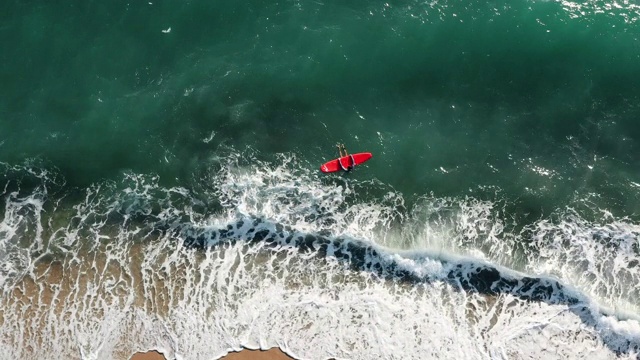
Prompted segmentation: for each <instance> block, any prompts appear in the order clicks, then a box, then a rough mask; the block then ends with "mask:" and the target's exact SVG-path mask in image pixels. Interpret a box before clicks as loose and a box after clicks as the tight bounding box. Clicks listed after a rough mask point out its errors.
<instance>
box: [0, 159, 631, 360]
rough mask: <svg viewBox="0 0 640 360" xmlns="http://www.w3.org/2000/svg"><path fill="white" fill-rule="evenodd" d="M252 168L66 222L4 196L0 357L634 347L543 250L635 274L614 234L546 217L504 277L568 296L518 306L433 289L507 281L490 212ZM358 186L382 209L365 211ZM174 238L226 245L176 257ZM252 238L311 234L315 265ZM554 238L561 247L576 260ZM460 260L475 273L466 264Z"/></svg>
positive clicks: (498, 214)
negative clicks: (358, 258) (550, 285)
mask: <svg viewBox="0 0 640 360" xmlns="http://www.w3.org/2000/svg"><path fill="white" fill-rule="evenodd" d="M251 162H253V163H257V164H258V166H255V167H249V166H247V165H246V164H247V162H245V161H244V160H243V159H242V156H241V155H238V154H231V155H229V156H225V157H222V158H220V161H219V165H217V166H215V165H214V166H212V169H217V170H216V171H213V172H212V173H211V174H210V176H208V177H205V178H204V179H203V181H204V182H205V186H204V187H203V190H202V192H203V193H206V194H208V196H204V197H203V196H196V194H192V193H191V191H189V190H187V189H184V188H163V187H162V186H160V185H158V179H157V178H155V177H149V176H141V175H134V174H131V175H128V176H126V177H125V178H123V180H122V182H121V183H120V184H113V183H104V184H97V185H95V186H92V187H90V188H88V189H86V190H85V193H84V195H83V196H82V197H81V199H80V200H76V201H74V202H73V203H72V206H68V205H65V204H64V199H60V201H58V199H57V198H50V197H49V194H48V193H47V190H46V189H47V187H46V186H40V187H37V188H36V189H35V190H33V191H30V192H27V193H26V194H25V193H24V191H25V190H16V191H15V192H14V191H9V190H5V199H6V203H5V213H4V217H3V219H2V222H1V223H0V235H1V238H0V246H2V251H3V252H4V253H2V256H3V263H5V264H6V265H4V266H7V268H6V269H9V270H7V271H4V270H3V271H2V274H3V278H2V283H1V285H2V288H3V297H2V305H3V306H2V310H0V311H1V315H2V316H1V317H0V319H2V322H1V323H0V324H1V326H0V337H2V339H3V340H4V341H3V342H1V343H0V354H2V355H0V358H6V359H22V358H46V357H48V356H50V354H52V353H54V354H56V355H58V356H60V357H62V358H70V359H72V358H83V359H112V358H126V357H127V356H128V355H130V354H131V353H133V352H135V351H140V350H147V349H159V350H162V351H164V352H165V353H166V354H167V355H168V356H169V357H173V356H175V357H177V358H179V359H205V358H211V356H214V355H223V354H225V353H226V352H228V351H231V350H239V349H240V348H242V347H249V348H263V349H266V348H270V347H273V346H279V347H281V348H282V349H283V350H285V351H286V352H288V353H289V354H291V355H293V356H296V357H300V358H305V359H324V358H328V357H335V358H346V359H371V358H388V359H394V358H396V359H407V358H456V359H457V358H505V359H506V358H509V359H512V358H529V357H544V358H551V359H553V358H558V359H559V358H563V359H564V358H585V357H592V358H605V357H611V356H613V352H612V349H613V348H614V345H616V346H619V347H620V348H623V349H624V344H622V343H624V342H625V341H627V340H630V341H632V342H634V341H635V342H638V339H639V338H640V328H639V327H638V323H637V321H636V320H634V319H633V317H632V318H629V319H623V320H621V319H620V318H617V317H616V316H614V315H615V314H609V315H607V314H604V313H601V312H600V308H599V305H598V304H596V300H595V299H596V298H595V297H594V300H591V298H590V296H592V292H591V290H590V289H589V288H586V289H585V288H583V287H582V285H583V284H582V283H579V282H576V283H573V282H572V281H573V280H574V278H573V277H571V276H569V274H572V273H573V272H574V270H575V267H571V266H570V264H571V261H565V267H562V264H561V261H560V259H559V258H554V255H553V254H554V252H553V249H554V248H555V249H565V250H566V249H568V250H569V251H564V252H563V253H564V254H565V255H564V256H569V255H570V256H572V258H571V259H573V261H574V262H577V261H578V259H579V258H580V257H586V258H588V259H589V261H593V262H594V267H595V268H597V267H598V265H599V263H598V259H604V261H605V263H606V264H609V262H608V261H609V260H607V259H609V258H611V259H617V258H618V256H623V258H624V259H627V260H629V259H637V257H638V255H637V254H634V252H633V249H632V248H630V247H625V246H626V245H625V244H629V246H632V243H633V236H634V235H633V234H635V232H634V231H635V230H634V229H635V227H634V225H633V224H631V223H630V222H628V221H624V220H612V221H611V222H610V223H608V224H607V225H606V226H604V225H592V224H590V223H589V222H587V221H586V220H581V221H582V222H581V221H579V220H576V219H573V218H570V217H564V218H563V217H561V219H564V220H562V221H560V222H559V223H558V222H555V223H554V222H553V221H550V220H549V221H546V222H544V221H542V222H540V223H538V224H536V225H535V226H534V228H535V231H532V233H533V234H534V235H535V236H537V238H536V237H534V239H535V241H534V243H533V244H531V247H530V249H535V250H536V251H539V252H540V254H541V256H540V258H539V259H528V261H527V262H526V263H525V264H524V265H523V266H521V267H520V268H518V270H520V271H527V269H529V270H540V269H543V268H544V266H545V265H544V263H545V261H548V262H550V263H553V264H557V265H558V266H557V267H556V269H559V270H558V271H557V272H556V273H553V275H554V276H555V278H558V279H560V280H561V281H562V282H564V283H565V285H569V288H566V289H563V290H562V291H563V292H564V293H565V294H566V295H567V296H570V297H575V298H578V299H579V300H580V302H579V303H577V304H573V305H572V304H570V303H568V302H566V301H565V302H562V301H561V300H560V299H559V298H557V296H556V294H554V295H553V296H552V297H551V299H550V300H549V301H527V300H523V299H520V298H519V297H518V296H515V295H514V294H512V293H503V294H501V293H497V294H493V295H492V294H482V293H477V292H473V291H470V292H466V291H462V290H461V289H460V288H459V287H457V286H455V281H453V282H452V281H451V279H447V276H448V274H450V273H451V272H450V271H451V269H452V268H455V267H456V266H458V265H461V266H463V267H462V270H461V273H460V274H461V277H463V278H464V277H468V276H472V272H473V271H475V269H476V268H477V267H478V266H485V265H486V266H490V267H494V268H496V269H499V271H500V272H501V274H503V276H506V277H507V278H518V277H521V276H523V274H522V273H521V272H516V271H512V270H508V269H506V268H504V267H502V266H499V265H495V264H502V265H505V266H507V265H508V263H509V261H510V260H509V259H510V254H512V253H514V252H515V251H516V249H515V244H516V242H517V241H523V239H522V238H520V239H518V238H517V236H519V234H513V233H511V232H510V231H511V230H510V229H511V228H510V226H509V225H507V224H506V222H505V220H504V219H505V215H504V214H503V209H502V207H501V206H500V205H497V204H498V203H492V202H488V201H480V200H476V199H473V198H465V199H453V198H451V199H442V198H437V197H434V196H426V197H424V198H423V199H422V201H421V202H419V206H416V207H415V208H414V209H411V210H407V209H405V207H404V201H403V199H402V196H401V194H398V193H397V192H394V191H393V190H392V189H385V188H384V185H383V184H382V185H381V184H376V183H374V182H372V183H368V184H362V183H358V182H356V181H353V180H347V181H344V180H342V179H340V178H337V177H336V178H320V177H318V176H317V175H315V174H314V173H312V172H310V171H307V170H305V168H306V167H305V166H303V164H299V163H298V162H297V160H296V159H295V157H290V156H283V157H282V159H281V161H279V162H277V163H276V165H272V164H269V163H261V162H258V161H257V160H255V159H252V161H251ZM43 183H45V184H46V183H47V180H46V177H45V178H43ZM371 188H375V189H376V191H378V192H380V189H383V190H384V191H382V192H381V193H383V194H386V195H383V196H381V197H379V198H376V197H368V196H367V195H366V193H365V191H367V189H371ZM5 189H7V187H5ZM203 198H204V199H205V200H200V199H203ZM216 204H217V207H216ZM210 208H212V209H213V208H215V209H217V210H216V211H210V210H207V209H210ZM253 219H262V220H261V221H262V222H261V223H260V224H259V225H258V226H256V225H254V223H253V222H252V220H253ZM563 221H564V222H563ZM569 223H570V224H571V225H568V224H569ZM554 224H555V225H554ZM184 226H187V227H194V228H198V229H203V230H202V231H205V232H206V231H210V232H211V233H216V234H218V235H216V236H217V237H216V239H218V240H224V241H217V242H214V243H212V244H211V245H212V246H210V247H207V248H205V249H189V248H186V247H185V246H183V242H184V241H185V238H184V236H185V234H186V233H187V232H186V230H180V229H183V228H184ZM278 226H283V227H285V228H286V229H285V230H278ZM252 228H253V229H254V232H252V230H251V229H252ZM260 229H265V231H268V233H269V234H272V235H273V236H276V237H277V236H278V234H295V235H296V236H298V235H300V236H306V235H311V236H316V235H315V234H325V235H323V236H326V238H327V239H329V240H328V241H330V243H329V245H328V246H327V256H318V255H317V253H315V252H303V251H301V250H300V249H298V248H296V247H295V246H286V242H284V240H279V241H280V242H277V243H275V244H272V245H269V244H268V242H266V241H262V242H257V243H253V244H252V245H249V243H248V242H247V241H248V240H250V239H251V237H252V235H250V234H253V233H255V231H259V230H260ZM287 229H288V230H287ZM220 230H225V231H226V232H225V235H224V236H222V235H219V234H220ZM605 230H606V231H605ZM228 231H233V232H234V234H233V235H229V232H228ZM603 231H605V234H606V236H608V237H610V238H612V239H614V240H615V246H613V249H614V250H606V249H609V248H607V247H605V248H606V249H605V250H602V249H603V248H602V247H601V246H599V245H591V247H590V245H588V242H589V239H590V238H589V236H590V235H589V236H588V235H584V236H582V237H580V234H582V233H586V234H593V233H594V232H595V233H598V234H600V233H602V232H603ZM550 234H557V235H554V236H551V235H550ZM567 234H570V235H567ZM283 236H284V235H283ZM563 236H564V237H565V238H567V237H569V240H571V241H574V240H575V239H576V238H575V236H577V237H578V239H581V240H580V241H581V242H580V245H579V246H572V245H571V244H570V243H569V244H567V241H561V240H562V239H563ZM635 239H636V241H637V237H636V238H635ZM334 242H335V243H334ZM349 244H351V245H349ZM349 246H353V247H354V248H353V249H355V250H353V249H352V250H349V251H356V250H357V248H358V246H370V247H371V248H372V249H373V250H375V251H376V253H375V254H374V253H371V252H370V253H367V255H366V257H365V262H369V263H371V264H372V265H371V267H367V268H362V270H357V269H354V268H352V265H353V262H349V261H345V260H344V258H345V257H340V256H338V254H339V253H341V252H345V251H347V249H350V248H349ZM399 248H403V249H405V250H394V249H399ZM529 251H531V252H530V253H527V255H531V254H533V250H529ZM598 251H600V252H598ZM625 251H626V252H625ZM474 252H481V253H482V254H483V255H484V258H485V260H484V261H480V260H475V259H472V258H469V254H473V253H474ZM592 252H593V253H592ZM454 253H457V254H458V255H455V254H454ZM620 253H621V254H622V255H620ZM603 254H611V256H610V257H604V258H603V257H602V256H603ZM616 254H618V255H616ZM352 255H354V256H355V254H353V253H352ZM614 255H615V256H614ZM634 256H635V258H634ZM346 258H349V256H346ZM351 258H353V257H351ZM19 259H22V260H19ZM611 261H612V264H618V265H619V267H617V268H614V269H616V271H617V272H618V273H620V274H621V273H623V271H624V270H623V267H622V265H621V263H616V262H615V261H614V260H611ZM375 264H383V265H384V264H393V265H394V266H395V267H396V269H397V270H398V271H404V272H407V273H410V274H413V275H415V276H417V277H418V278H423V277H424V278H429V279H431V280H429V281H420V282H412V281H409V282H406V281H395V280H393V279H392V278H388V277H384V276H380V274H379V273H377V272H376V271H373V270H372V269H375ZM14 268H15V269H20V270H19V271H17V270H15V271H14V270H11V269H14ZM587 268H589V266H587ZM3 269H5V268H3ZM367 269H369V270H367ZM527 272H528V271H527ZM532 272H535V271H532ZM541 272H542V271H541ZM592 274H593V276H595V277H596V278H598V277H600V278H599V279H600V281H599V282H596V283H597V284H598V285H596V286H595V289H596V290H594V293H595V294H604V295H603V296H604V297H605V298H606V297H607V296H616V295H618V296H623V297H624V296H627V295H629V294H631V292H624V291H623V288H622V286H621V285H619V284H616V283H615V282H616V281H618V279H617V278H608V277H606V276H607V275H606V274H604V273H600V272H598V271H595V270H594V272H593V273H592ZM630 274H631V275H632V276H635V273H630ZM454 280H455V279H454ZM553 281H555V280H553ZM607 281H611V282H613V283H611V284H610V283H607ZM600 287H602V288H604V289H605V290H606V291H600V290H597V289H599V288H600ZM621 294H622V295H621ZM594 296H595V295H594ZM599 300H600V299H599V298H598V301H599ZM627 301H633V299H627ZM582 307H586V308H587V309H591V310H589V311H588V312H587V313H588V314H591V315H589V316H586V315H585V313H584V312H583V311H582V310H580V309H581V308H582ZM635 356H637V354H635V353H633V352H627V353H622V357H628V358H634V357H635Z"/></svg>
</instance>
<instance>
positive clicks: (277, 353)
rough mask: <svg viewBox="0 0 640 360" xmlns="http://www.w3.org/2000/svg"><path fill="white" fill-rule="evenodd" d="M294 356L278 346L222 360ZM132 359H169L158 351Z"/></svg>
mask: <svg viewBox="0 0 640 360" xmlns="http://www.w3.org/2000/svg"><path fill="white" fill-rule="evenodd" d="M292 359H293V358H292V357H290V356H288V355H287V354H285V353H283V352H282V351H281V350H280V349H278V348H271V349H269V350H248V349H245V350H242V351H239V352H232V353H229V354H228V355H226V356H223V357H222V358H221V360H292ZM131 360H169V359H166V358H165V357H164V356H163V355H162V354H160V353H159V352H157V351H149V352H144V353H142V352H139V353H136V354H134V355H133V356H132V357H131Z"/></svg>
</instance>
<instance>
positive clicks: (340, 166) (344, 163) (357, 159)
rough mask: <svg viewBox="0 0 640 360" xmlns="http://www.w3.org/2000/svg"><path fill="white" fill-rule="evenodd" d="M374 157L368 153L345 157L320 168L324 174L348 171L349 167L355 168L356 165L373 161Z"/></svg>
mask: <svg viewBox="0 0 640 360" xmlns="http://www.w3.org/2000/svg"><path fill="white" fill-rule="evenodd" d="M372 156H373V155H371V153H368V152H364V153H357V154H350V155H347V156H343V157H341V158H338V159H334V160H331V161H328V162H326V163H324V164H322V166H320V171H322V172H323V173H332V172H336V171H340V170H343V171H346V169H347V168H348V167H349V166H351V167H353V166H356V165H360V164H362V163H363V162H365V161H367V160H369V159H371V157H372Z"/></svg>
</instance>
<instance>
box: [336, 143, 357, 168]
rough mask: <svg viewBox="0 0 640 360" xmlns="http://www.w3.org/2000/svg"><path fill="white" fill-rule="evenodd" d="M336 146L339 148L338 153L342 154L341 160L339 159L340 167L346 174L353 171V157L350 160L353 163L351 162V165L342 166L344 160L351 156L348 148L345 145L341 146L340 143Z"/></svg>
mask: <svg viewBox="0 0 640 360" xmlns="http://www.w3.org/2000/svg"><path fill="white" fill-rule="evenodd" d="M336 146H337V147H338V153H339V154H340V158H339V159H338V163H340V167H341V168H342V170H344V172H349V171H351V169H353V165H355V164H354V161H353V157H351V158H350V159H349V160H351V161H349V164H348V165H347V166H346V167H345V166H344V165H342V158H343V157H347V156H349V153H348V152H347V148H346V147H345V146H344V144H340V143H338V144H337V145H336Z"/></svg>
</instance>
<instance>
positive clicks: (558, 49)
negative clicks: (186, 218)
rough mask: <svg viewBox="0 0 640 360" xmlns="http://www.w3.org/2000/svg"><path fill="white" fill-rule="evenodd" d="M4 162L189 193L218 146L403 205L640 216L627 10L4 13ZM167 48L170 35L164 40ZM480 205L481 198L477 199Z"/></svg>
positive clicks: (437, 5)
mask: <svg viewBox="0 0 640 360" xmlns="http://www.w3.org/2000/svg"><path fill="white" fill-rule="evenodd" d="M1 10H2V11H0V20H1V24H2V26H0V44H2V45H1V46H2V50H1V51H0V59H1V64H2V65H1V68H0V161H3V162H5V163H9V164H19V163H22V162H24V161H26V159H38V161H41V162H42V163H43V164H44V165H43V166H44V167H53V168H56V169H58V170H59V171H60V173H61V174H62V175H63V176H64V178H65V179H66V181H67V184H68V185H69V186H80V187H83V186H86V185H87V184H90V183H93V182H96V181H99V180H101V179H109V178H117V177H119V176H120V174H121V173H122V172H123V171H129V170H130V171H134V172H138V173H149V174H158V175H160V176H161V179H162V180H161V181H163V182H165V183H167V184H183V185H187V186H188V185H189V181H193V180H191V179H192V174H193V173H194V172H197V170H198V169H199V168H201V167H206V166H207V159H209V158H211V157H215V156H216V153H217V152H218V151H220V149H221V147H231V148H234V149H238V150H243V149H246V148H247V147H250V148H252V149H254V150H256V151H257V152H258V153H259V154H260V156H261V157H262V158H264V159H267V160H269V159H271V160H273V159H275V157H274V154H277V153H290V154H291V155H294V156H296V158H297V159H299V160H300V161H302V162H303V163H302V165H301V166H305V167H310V168H312V167H317V166H319V164H321V163H322V162H324V161H325V160H328V159H331V158H333V157H335V155H336V152H335V148H334V145H335V143H336V142H344V143H345V144H346V145H347V147H348V149H349V150H350V151H351V152H359V151H370V152H372V153H373V154H374V160H372V161H370V162H369V164H368V165H367V166H366V168H361V169H358V171H357V172H356V173H354V174H352V176H353V177H356V178H359V179H366V178H375V179H379V180H380V181H382V182H384V183H386V184H389V185H390V186H392V187H393V188H395V189H397V190H399V191H401V192H402V193H404V194H405V195H406V196H408V197H410V196H411V194H416V195H422V194H427V193H430V192H433V193H435V194H436V195H439V196H448V195H453V196H459V195H461V194H470V193H472V194H478V193H482V192H483V191H484V192H486V191H488V190H487V188H488V187H491V188H497V189H500V191H502V192H504V193H505V194H506V196H507V197H508V198H510V199H518V200H517V202H518V204H519V205H518V206H519V207H520V210H522V211H523V212H530V213H534V214H537V215H539V214H541V213H547V214H548V213H550V212H553V211H554V210H555V209H557V208H561V207H563V206H566V205H568V204H572V203H573V202H575V201H576V199H585V198H588V199H590V201H591V200H593V201H596V202H598V204H599V205H601V206H603V207H605V208H607V209H609V210H610V211H614V212H615V213H616V214H619V215H621V216H635V215H636V214H637V213H638V211H639V210H640V208H639V207H638V205H637V203H638V201H637V200H638V194H637V193H638V191H637V187H638V183H640V176H639V173H638V170H637V169H638V166H639V165H640V161H639V160H638V156H637V154H638V148H639V146H640V145H639V143H638V141H639V139H640V124H639V122H638V115H640V109H639V107H638V99H639V96H640V88H639V86H640V85H639V83H638V79H640V61H639V60H640V42H639V41H638V36H639V34H640V30H638V25H637V19H638V12H639V10H638V7H637V5H634V4H633V2H623V3H622V4H618V6H615V5H612V4H610V3H606V2H603V1H585V2H583V3H571V2H564V3H563V2H557V1H516V2H503V1H500V2H489V3H486V2H482V1H441V2H437V1H434V2H420V1H401V2H396V3H393V2H389V3H385V2H375V1H374V2H371V1H346V2H322V1H306V2H304V1H282V2H263V1H249V2H223V1H137V2H129V3H126V2H120V1H117V2H95V1H87V2H82V3H78V4H64V5H59V4H54V3H51V2H45V1H28V2H24V1H6V2H3V5H1ZM169 29H170V31H169ZM491 191H492V190H489V192H491Z"/></svg>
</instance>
